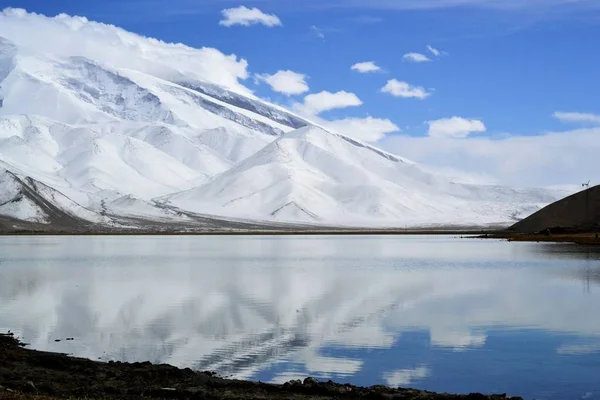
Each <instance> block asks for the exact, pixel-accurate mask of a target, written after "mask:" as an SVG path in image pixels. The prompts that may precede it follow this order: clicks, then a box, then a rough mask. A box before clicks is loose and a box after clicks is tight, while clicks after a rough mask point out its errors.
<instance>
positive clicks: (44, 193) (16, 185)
mask: <svg viewBox="0 0 600 400" xmlns="http://www.w3.org/2000/svg"><path fill="white" fill-rule="evenodd" d="M0 187H1V188H2V191H0V215H2V216H7V217H11V218H15V219H18V220H23V221H28V222H37V223H42V224H48V223H52V222H56V221H60V222H92V223H95V224H106V225H110V224H111V220H110V219H109V218H106V217H104V216H102V215H100V214H98V213H95V212H93V211H90V210H88V209H85V208H83V207H81V206H80V205H79V204H77V203H75V202H74V201H72V200H71V199H69V198H68V197H66V196H65V195H63V194H62V193H60V192H58V191H56V190H54V189H52V188H51V187H49V186H47V185H45V184H43V183H41V182H38V181H36V180H34V179H31V178H25V177H21V176H19V175H17V174H15V173H13V172H11V171H9V170H7V169H4V168H2V167H0Z"/></svg>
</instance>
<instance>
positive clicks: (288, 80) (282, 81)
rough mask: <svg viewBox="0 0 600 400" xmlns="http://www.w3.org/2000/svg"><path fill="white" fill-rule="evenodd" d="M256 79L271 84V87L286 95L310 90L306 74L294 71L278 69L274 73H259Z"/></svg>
mask: <svg viewBox="0 0 600 400" xmlns="http://www.w3.org/2000/svg"><path fill="white" fill-rule="evenodd" d="M256 79H257V80H259V81H263V82H265V83H267V84H268V85H269V86H271V89H272V90H273V91H275V92H278V93H283V94H285V95H286V96H291V95H296V94H302V93H306V92H308V91H309V87H308V84H307V83H306V75H304V74H299V73H297V72H294V71H290V70H287V71H277V72H276V73H274V74H273V75H269V74H257V75H256Z"/></svg>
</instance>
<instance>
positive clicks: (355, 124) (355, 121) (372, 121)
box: [325, 117, 400, 142]
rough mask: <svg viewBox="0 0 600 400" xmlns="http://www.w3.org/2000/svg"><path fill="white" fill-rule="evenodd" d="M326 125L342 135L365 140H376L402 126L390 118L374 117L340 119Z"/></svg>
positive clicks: (398, 129)
mask: <svg viewBox="0 0 600 400" xmlns="http://www.w3.org/2000/svg"><path fill="white" fill-rule="evenodd" d="M325 125H326V127H328V128H331V129H333V130H335V131H336V132H338V133H341V134H342V135H346V136H349V137H351V138H354V139H357V140H362V141H364V142H375V141H377V140H380V139H381V138H383V137H384V136H385V135H386V134H388V133H393V132H398V131H400V128H399V127H398V126H397V125H396V124H394V123H393V122H392V121H390V120H389V119H379V118H372V117H367V118H346V119H340V120H336V121H330V122H327V123H325Z"/></svg>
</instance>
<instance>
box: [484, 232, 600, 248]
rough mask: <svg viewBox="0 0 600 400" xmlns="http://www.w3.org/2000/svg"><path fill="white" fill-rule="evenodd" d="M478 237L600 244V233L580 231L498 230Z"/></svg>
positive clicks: (518, 240)
mask: <svg viewBox="0 0 600 400" xmlns="http://www.w3.org/2000/svg"><path fill="white" fill-rule="evenodd" d="M476 238H478V239H500V240H506V241H508V242H535V243H570V244H576V245H580V246H600V235H599V234H597V233H595V232H580V233H554V234H553V233H512V232H497V233H488V234H484V235H479V236H476Z"/></svg>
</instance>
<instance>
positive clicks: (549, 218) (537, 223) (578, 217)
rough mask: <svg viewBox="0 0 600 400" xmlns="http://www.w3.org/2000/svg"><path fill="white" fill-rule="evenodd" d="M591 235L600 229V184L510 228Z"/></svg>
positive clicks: (524, 231)
mask: <svg viewBox="0 0 600 400" xmlns="http://www.w3.org/2000/svg"><path fill="white" fill-rule="evenodd" d="M546 229H550V230H551V231H552V232H557V231H564V232H594V231H598V230H600V185H599V186H594V187H591V188H589V189H587V190H584V191H581V192H578V193H575V194H574V195H571V196H569V197H566V198H564V199H562V200H559V201H557V202H555V203H552V204H550V205H549V206H547V207H544V208H542V209H541V210H540V211H538V212H536V213H535V214H533V215H531V216H529V217H527V218H525V219H524V220H522V221H520V222H517V223H516V224H514V225H513V226H511V227H510V228H509V231H512V232H516V233H533V232H542V231H545V230H546Z"/></svg>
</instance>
